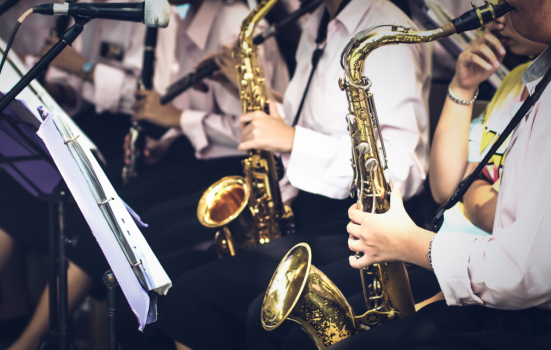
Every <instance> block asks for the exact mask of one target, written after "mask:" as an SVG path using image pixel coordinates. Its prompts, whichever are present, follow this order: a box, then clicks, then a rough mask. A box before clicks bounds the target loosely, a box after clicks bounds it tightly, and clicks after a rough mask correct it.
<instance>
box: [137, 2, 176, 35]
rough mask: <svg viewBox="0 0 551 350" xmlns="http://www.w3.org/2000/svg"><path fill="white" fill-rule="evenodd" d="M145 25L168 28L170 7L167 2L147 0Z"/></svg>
mask: <svg viewBox="0 0 551 350" xmlns="http://www.w3.org/2000/svg"><path fill="white" fill-rule="evenodd" d="M143 18H144V21H143V22H144V24H145V25H146V26H148V27H157V28H166V27H167V26H168V22H169V21H170V5H169V4H168V1H167V0H145V6H144V17H143Z"/></svg>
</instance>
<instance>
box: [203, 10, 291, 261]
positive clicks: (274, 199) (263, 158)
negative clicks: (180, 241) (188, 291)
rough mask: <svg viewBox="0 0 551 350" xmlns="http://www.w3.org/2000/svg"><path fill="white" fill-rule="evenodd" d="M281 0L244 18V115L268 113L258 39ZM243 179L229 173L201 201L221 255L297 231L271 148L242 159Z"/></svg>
mask: <svg viewBox="0 0 551 350" xmlns="http://www.w3.org/2000/svg"><path fill="white" fill-rule="evenodd" d="M276 2H277V0H262V1H261V2H260V3H259V4H258V6H257V7H256V8H255V9H254V10H253V11H252V12H251V13H250V14H249V15H248V16H247V17H246V18H245V19H244V20H243V23H242V25H241V30H240V33H239V38H238V52H234V55H235V56H236V57H239V58H240V59H241V64H239V65H237V66H236V70H237V75H238V77H239V79H238V80H239V92H240V99H241V104H242V107H243V113H247V112H253V111H265V112H266V113H268V112H269V104H268V98H267V90H266V84H265V81H264V74H263V71H262V69H261V68H260V66H259V65H258V53H257V50H258V47H257V45H255V44H254V42H253V38H254V36H253V34H254V30H255V28H256V26H257V24H258V23H259V22H260V21H261V20H262V19H263V18H264V17H265V16H266V14H267V13H268V12H269V11H270V9H271V8H272V7H273V6H274V5H275V4H276ZM242 164H243V172H244V174H245V176H244V177H240V176H227V177H224V178H222V179H220V180H219V181H217V182H216V183H214V184H213V185H212V186H210V187H209V188H208V189H207V190H206V191H205V193H204V194H203V196H202V197H201V200H200V201H199V206H198V208H197V216H198V218H199V221H200V222H201V224H203V225H204V226H206V227H212V228H218V227H220V228H221V230H219V231H218V232H217V233H216V236H215V244H216V248H217V251H218V255H219V256H220V257H224V256H227V255H231V256H233V255H235V254H236V253H237V252H239V251H244V250H247V249H249V248H251V247H253V246H255V245H257V244H265V243H269V242H270V241H272V240H274V239H277V238H280V237H281V236H282V235H285V234H288V233H291V232H292V231H293V224H292V218H293V213H292V211H291V208H289V207H288V206H285V205H284V204H283V202H282V200H281V193H280V189H279V177H278V174H277V168H276V162H275V160H274V156H273V154H272V153H271V152H266V151H263V150H259V149H255V150H251V151H249V156H248V157H247V158H245V159H244V160H243V161H242Z"/></svg>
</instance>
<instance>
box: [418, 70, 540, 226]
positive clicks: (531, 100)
mask: <svg viewBox="0 0 551 350" xmlns="http://www.w3.org/2000/svg"><path fill="white" fill-rule="evenodd" d="M550 80H551V68H549V69H548V70H547V73H545V75H544V76H543V78H542V80H541V81H540V82H539V83H538V85H536V89H535V91H534V93H533V94H532V95H531V96H529V97H528V98H527V99H526V101H524V103H523V104H522V106H521V107H520V109H519V110H518V112H517V113H516V114H515V116H514V117H513V119H511V121H510V122H509V124H508V125H507V127H505V130H503V133H502V134H501V135H500V136H499V138H498V139H497V140H496V142H495V143H494V144H493V146H492V148H490V150H489V151H488V153H487V154H486V156H485V157H484V159H482V161H481V162H480V163H479V164H478V166H477V167H476V169H475V170H474V171H473V173H472V174H471V175H469V177H467V178H466V179H465V181H463V182H462V183H461V184H460V185H459V188H458V189H457V191H455V193H454V194H453V195H452V196H451V197H450V199H448V201H447V202H446V203H445V204H444V205H442V206H441V207H440V208H438V211H437V212H436V216H435V217H434V219H432V223H431V226H430V228H429V229H430V230H431V231H432V232H438V230H440V227H442V224H443V223H444V213H445V212H446V210H448V209H450V208H452V207H453V206H454V205H456V204H457V202H459V200H460V199H461V198H463V195H464V194H465V192H467V190H468V189H469V187H470V186H471V185H472V184H473V182H474V180H476V178H477V177H478V175H479V174H480V173H481V172H482V170H483V169H484V167H485V166H486V164H488V162H489V161H490V159H491V158H492V157H493V155H494V154H495V153H496V152H497V150H498V149H499V147H501V145H502V144H503V142H505V140H506V139H507V137H509V135H510V134H511V133H512V132H513V130H515V128H516V127H517V125H518V124H519V123H520V121H521V120H522V119H523V118H524V117H525V116H526V114H528V113H529V112H530V110H531V109H532V107H534V105H535V104H536V102H538V100H539V99H540V97H541V95H542V94H543V92H544V91H545V88H546V87H547V85H548V84H549V81H550Z"/></svg>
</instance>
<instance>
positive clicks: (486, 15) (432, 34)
mask: <svg viewBox="0 0 551 350" xmlns="http://www.w3.org/2000/svg"><path fill="white" fill-rule="evenodd" d="M484 2H485V5H484V6H481V7H477V6H476V5H474V4H473V9H472V10H470V11H467V12H465V13H464V14H463V15H461V16H459V17H457V18H455V19H453V20H452V21H451V22H450V23H449V24H446V25H445V26H443V27H441V28H438V29H434V30H427V31H411V30H410V29H411V28H410V27H409V26H400V25H395V24H390V25H389V24H387V25H380V26H375V27H371V28H368V29H366V30H364V31H361V32H359V33H358V34H356V35H355V36H354V37H353V38H352V40H350V42H349V43H348V44H347V45H346V47H345V49H344V51H343V52H342V56H341V66H342V67H343V69H344V72H345V76H346V77H347V78H348V81H349V82H350V83H351V85H353V86H354V87H356V88H363V89H365V88H367V87H366V86H365V82H364V79H363V78H362V74H363V70H364V65H365V60H366V58H367V57H368V56H369V54H371V52H373V51H374V50H375V49H377V48H379V47H383V46H386V45H394V44H400V43H404V44H419V43H427V42H431V41H436V40H439V39H442V38H445V37H448V36H450V35H452V34H456V33H457V34H460V33H463V32H465V31H468V30H474V29H479V28H482V29H484V27H485V26H486V25H488V24H490V23H492V22H493V21H495V20H496V19H497V18H499V17H501V16H503V15H505V14H507V13H509V12H511V11H512V10H514V8H513V7H512V6H511V5H509V4H507V3H503V4H500V5H494V4H492V3H490V2H488V1H487V0H485V1H484ZM381 27H386V28H390V30H382V31H375V29H378V28H381Z"/></svg>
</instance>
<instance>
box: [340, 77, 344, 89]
mask: <svg viewBox="0 0 551 350" xmlns="http://www.w3.org/2000/svg"><path fill="white" fill-rule="evenodd" d="M339 89H341V91H344V89H345V86H344V81H342V78H341V77H339Z"/></svg>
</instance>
